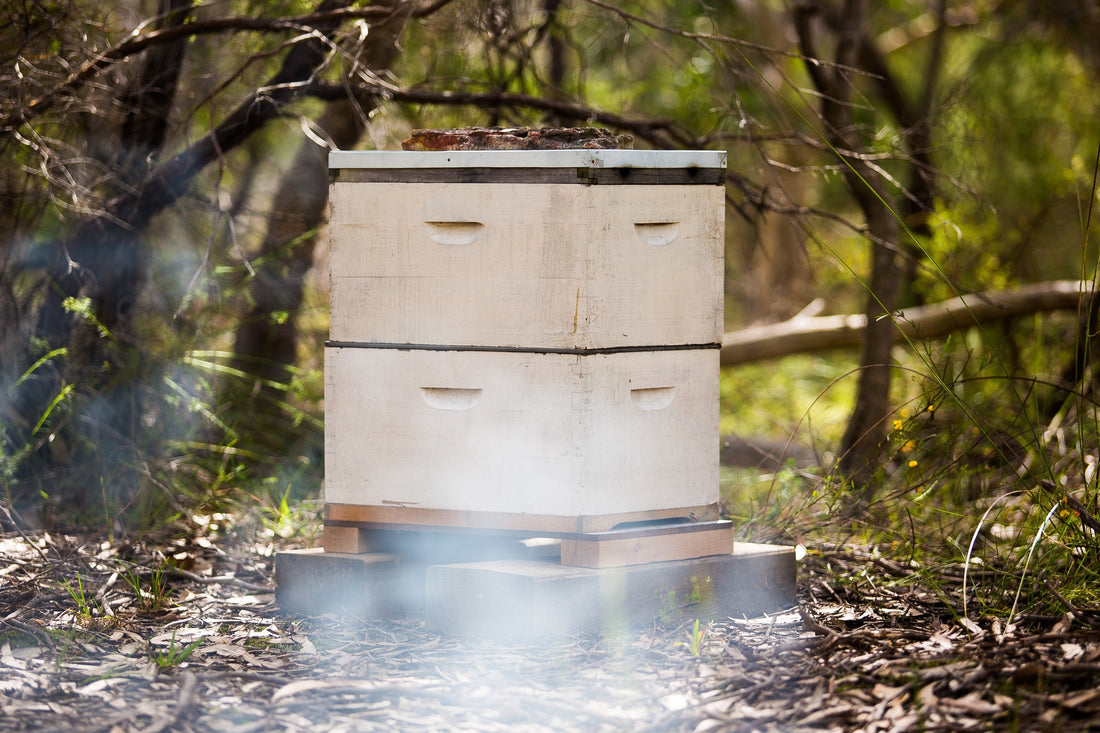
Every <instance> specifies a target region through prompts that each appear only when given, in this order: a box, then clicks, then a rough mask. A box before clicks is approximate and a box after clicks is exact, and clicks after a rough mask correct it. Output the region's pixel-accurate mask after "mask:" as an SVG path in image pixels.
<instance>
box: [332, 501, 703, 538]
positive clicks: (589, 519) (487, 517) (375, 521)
mask: <svg viewBox="0 0 1100 733" xmlns="http://www.w3.org/2000/svg"><path fill="white" fill-rule="evenodd" d="M683 517H686V518H689V519H695V520H700V521H712V520H715V519H717V518H718V505H717V504H716V503H712V504H703V505H698V506H691V507H673V508H664V509H646V510H642V511H633V512H619V513H615V514H605V515H577V516H553V515H545V514H532V513H530V512H511V513H509V512H495V511H472V510H448V509H432V508H426V507H418V506H400V505H389V506H377V505H374V506H371V505H360V504H341V503H326V504H325V525H326V526H329V525H332V526H342V527H363V528H366V529H384V528H388V529H392V530H401V531H428V532H430V531H433V530H437V529H440V528H450V529H469V530H474V531H476V532H477V533H478V534H493V533H497V532H499V533H503V534H510V535H517V536H523V537H536V536H541V537H574V536H578V535H586V534H592V533H595V532H606V531H609V530H610V529H611V528H612V527H615V526H616V525H619V524H623V523H628V522H646V521H654V520H665V519H677V518H683Z"/></svg>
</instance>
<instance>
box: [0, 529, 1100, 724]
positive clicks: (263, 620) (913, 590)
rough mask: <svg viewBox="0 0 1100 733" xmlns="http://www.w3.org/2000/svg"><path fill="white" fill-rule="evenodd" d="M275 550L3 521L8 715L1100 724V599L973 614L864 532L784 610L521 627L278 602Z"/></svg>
mask: <svg viewBox="0 0 1100 733" xmlns="http://www.w3.org/2000/svg"><path fill="white" fill-rule="evenodd" d="M274 549H275V548H274V545H273V544H271V543H266V544H265V543H244V542H239V541H238V542H228V541H226V542H220V541H214V540H209V539H198V540H175V541H171V542H165V543H163V544H162V545H161V546H157V545H156V544H155V543H151V544H142V545H134V544H130V543H126V542H117V541H116V542H108V541H105V540H102V539H91V538H87V537H78V536H66V535H59V534H52V535H51V534H46V533H36V534H32V535H29V536H23V535H3V536H0V731H16V730H19V731H53V730H57V731H89V732H90V731H108V732H110V733H115V732H123V731H126V732H129V731H142V732H144V733H155V732H157V731H177V730H178V731H227V732H229V731H232V732H233V733H245V732H246V731H299V730H301V731H322V730H323V731H373V730H380V731H381V730H386V731H392V730H402V731H405V730H408V731H417V730H424V731H785V732H786V731H821V730H828V731H910V730H912V731H917V730H920V731H935V730H950V731H959V730H964V731H965V730H983V731H984V730H1024V731H1041V730H1054V731H1059V732H1066V731H1077V730H1100V684H1098V683H1100V631H1097V628H1098V627H1100V618H1097V617H1096V616H1094V615H1092V614H1089V613H1083V612H1078V614H1072V613H1067V614H1066V615H1065V616H1063V617H1061V618H1056V617H1051V618H1027V619H1023V620H1021V621H1020V622H1019V623H1017V624H1016V625H1015V626H1014V627H1009V628H1004V627H1003V626H1002V623H1003V621H999V620H997V619H980V620H978V621H976V622H972V621H967V620H965V619H964V620H960V619H958V618H957V617H956V615H955V614H954V613H953V612H952V610H951V609H950V608H949V607H948V606H947V605H945V604H944V603H943V602H941V600H940V596H938V595H936V594H934V593H932V592H930V591H929V590H927V589H924V588H922V587H921V586H919V585H914V584H912V583H911V582H910V580H909V578H910V576H911V572H910V569H909V568H907V567H904V566H902V565H899V564H897V563H895V562H891V561H889V560H886V559H883V558H881V557H879V556H877V555H876V554H875V553H874V552H872V551H870V550H868V549H867V548H851V547H849V548H818V549H817V550H813V551H811V552H810V554H809V555H808V556H807V557H806V558H805V559H804V560H803V561H802V564H801V567H800V569H799V573H800V576H799V582H800V604H799V607H798V608H792V609H789V610H787V611H785V612H782V613H778V614H776V615H773V616H770V617H766V618H761V619H723V620H720V621H716V622H712V623H705V624H702V625H700V626H699V627H698V631H697V632H696V630H695V629H696V627H695V624H694V622H693V621H692V620H691V618H690V610H689V615H688V617H686V618H685V619H684V620H682V621H678V622H676V623H671V624H662V623H661V622H660V620H659V619H655V620H654V623H653V624H652V625H651V626H648V627H646V628H639V629H635V630H633V631H631V632H629V633H627V634H625V635H623V636H620V637H616V638H598V637H577V638H560V639H556V640H554V641H552V642H539V643H536V642H534V641H533V642H532V643H530V644H522V645H516V644H511V645H502V644H496V643H490V642H486V641H478V640H471V639H458V638H451V637H446V636H440V635H437V634H433V633H429V632H427V631H426V630H425V628H424V625H423V623H422V621H421V619H419V618H417V617H415V616H408V617H404V618H399V619H390V620H371V619H356V618H347V617H345V618H329V617H323V618H303V617H287V616H283V615H280V613H279V610H278V608H277V607H276V604H275V595H274V592H273V590H272V587H271V582H272V572H273V552H274ZM165 558H171V560H172V562H171V563H170V564H168V563H165ZM957 582H958V578H957V577H955V576H953V575H951V574H950V573H947V574H946V575H945V577H944V578H941V579H940V590H941V592H942V593H943V594H944V597H948V598H951V597H956V596H954V595H953V594H957V592H958V586H957ZM953 584H955V585H953Z"/></svg>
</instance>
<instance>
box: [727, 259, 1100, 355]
mask: <svg viewBox="0 0 1100 733" xmlns="http://www.w3.org/2000/svg"><path fill="white" fill-rule="evenodd" d="M1093 288H1094V286H1093V284H1092V283H1091V282H1089V281H1082V282H1078V281H1075V280H1069V281H1053V282H1043V283H1035V284H1033V285H1024V286H1021V287H1018V288H1013V289H1010V290H1000V291H992V292H988V293H974V294H970V295H964V296H961V297H958V298H952V299H950V300H947V301H944V302H942V303H936V304H933V305H927V306H919V307H915V308H907V309H905V310H903V311H899V312H898V313H897V314H896V315H895V316H894V319H893V320H894V322H895V325H896V328H895V329H894V333H893V338H894V342H895V343H897V342H901V341H904V340H906V339H935V338H940V337H942V336H945V335H947V334H949V333H951V332H953V331H958V330H962V329H965V328H971V327H973V326H978V325H984V324H988V323H995V322H997V321H1000V320H1004V319H1007V318H1014V317H1016V316H1021V315H1027V314H1029V313H1040V312H1044V311H1055V310H1077V309H1079V308H1085V307H1087V301H1088V299H1089V298H1092V297H1093V293H1094V289H1093ZM866 323H867V320H866V317H865V316H863V315H836V316H818V317H811V318H805V317H802V318H798V317H796V318H793V319H791V320H789V321H784V322H782V323H774V324H769V325H764V326H754V327H752V328H746V329H743V330H740V331H733V332H731V333H727V334H725V336H723V338H722V366H734V365H736V364H744V363H748V362H752V361H759V360H762V359H771V358H775V357H781V356H789V355H791V354H800V353H809V352H814V351H823V350H826V349H839V348H851V347H855V346H858V345H859V344H860V343H861V341H862V339H863V334H864V331H865V329H866Z"/></svg>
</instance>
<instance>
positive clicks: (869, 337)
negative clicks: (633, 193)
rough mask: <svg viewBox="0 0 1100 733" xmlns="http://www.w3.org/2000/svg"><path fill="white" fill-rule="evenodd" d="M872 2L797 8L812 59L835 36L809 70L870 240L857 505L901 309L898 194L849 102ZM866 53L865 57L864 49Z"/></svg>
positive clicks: (881, 431) (881, 418)
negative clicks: (831, 51) (860, 133)
mask: <svg viewBox="0 0 1100 733" xmlns="http://www.w3.org/2000/svg"><path fill="white" fill-rule="evenodd" d="M865 15H866V0H846V2H845V3H844V4H843V7H842V8H840V9H837V8H836V7H835V6H832V5H827V4H825V3H822V2H813V1H807V2H802V3H800V4H798V5H797V6H796V7H795V9H794V24H795V30H796V33H797V35H798V40H799V46H800V48H801V50H802V53H803V55H804V56H805V57H806V58H807V59H812V60H816V59H819V58H821V56H820V55H819V54H818V52H817V43H816V41H817V32H816V31H815V29H816V28H820V27H822V26H824V27H829V28H831V29H832V30H833V32H834V33H835V35H836V52H835V58H834V61H835V62H836V65H835V66H831V67H824V66H821V65H818V64H817V63H815V62H814V61H810V62H808V63H807V65H806V67H807V71H808V72H809V74H810V78H811V79H812V80H813V83H814V86H815V87H816V88H817V90H818V92H820V94H821V118H822V120H823V122H824V125H825V131H824V134H825V136H826V138H827V139H828V140H829V143H830V145H831V146H832V147H833V148H834V150H837V151H853V152H854V153H856V154H844V153H839V152H838V154H840V155H841V158H842V163H843V164H844V180H845V182H846V183H847V186H848V190H849V191H850V192H851V194H852V197H853V199H855V201H856V203H857V204H858V205H859V207H860V210H861V211H862V212H863V216H864V219H865V221H866V223H867V237H868V239H870V240H871V247H872V265H871V274H870V279H869V281H868V282H867V306H866V309H865V314H866V317H867V321H866V323H867V326H866V328H865V329H864V331H863V343H862V351H861V354H860V373H859V381H858V386H857V392H856V404H855V407H854V408H853V410H852V415H851V417H850V418H849V420H848V426H847V429H846V430H845V433H844V438H843V440H842V442H841V446H840V451H839V454H840V460H839V462H838V466H837V467H838V469H839V471H840V472H841V473H843V474H844V475H845V476H846V477H847V478H848V479H850V480H851V481H852V483H853V484H854V485H855V486H856V487H858V488H859V492H858V496H859V498H858V499H857V501H859V502H860V503H863V502H865V501H866V500H869V499H870V496H871V493H872V490H873V489H872V485H871V477H872V474H873V469H874V467H875V464H876V462H877V459H878V457H879V454H880V446H881V443H882V439H883V437H884V436H885V421H886V418H887V415H888V414H889V399H890V382H891V377H892V372H893V365H892V363H891V362H892V360H891V358H890V351H891V349H892V348H893V343H894V329H895V326H894V324H893V321H892V320H890V319H889V318H882V317H881V316H883V315H887V314H889V313H891V312H893V310H894V309H895V308H896V307H897V302H898V294H899V291H900V288H901V283H902V272H901V269H900V267H899V265H898V255H897V252H898V242H899V237H898V234H899V227H898V218H897V214H895V211H896V210H897V209H896V206H895V205H894V197H893V196H892V195H891V193H890V191H889V190H888V189H887V188H886V186H885V185H883V182H882V179H881V177H880V176H879V175H878V173H877V171H875V170H874V169H873V168H872V167H871V166H870V165H868V164H867V162H866V161H865V160H864V159H863V158H862V157H861V156H860V155H859V154H858V153H859V152H860V151H861V150H863V149H864V146H863V145H862V144H861V143H860V141H859V139H858V137H857V135H856V132H855V126H854V124H853V117H852V105H851V104H850V101H849V100H850V99H851V96H852V89H853V87H854V85H855V83H856V78H855V77H854V76H853V75H852V74H851V72H850V71H848V70H849V69H855V68H858V66H857V65H858V63H859V61H860V56H861V51H863V50H864V47H865V46H866V43H865V41H864V39H865V38H866V31H865V30H864V22H865ZM862 55H865V51H864V53H863V54H862Z"/></svg>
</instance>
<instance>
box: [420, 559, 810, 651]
mask: <svg viewBox="0 0 1100 733" xmlns="http://www.w3.org/2000/svg"><path fill="white" fill-rule="evenodd" d="M795 594H796V562H795V554H794V548H792V547H784V546H771V545H755V544H745V543H737V544H736V545H735V548H734V552H733V553H732V554H729V555H719V556H711V557H704V558H698V559H694V560H678V561H672V562H661V563H652V564H649V565H636V566H631V567H622V568H604V569H598V570H597V569H588V568H578V567H568V566H562V565H557V564H553V563H547V562H536V561H516V560H495V561H488V562H477V563H461V564H449V565H435V566H431V567H429V568H428V569H427V589H426V600H425V614H426V617H427V620H428V624H429V626H430V627H432V628H434V629H436V630H438V631H441V632H443V633H447V634H454V635H458V636H475V637H486V638H492V639H498V640H501V641H516V640H524V639H530V638H537V637H542V636H549V635H561V634H576V633H592V632H600V633H618V632H620V631H621V630H623V629H624V628H628V627H631V626H637V625H648V624H651V623H653V622H654V620H655V619H656V620H664V621H668V622H676V621H679V620H689V619H696V618H697V619H701V620H706V619H711V618H719V617H728V616H732V617H741V616H758V615H761V614H763V613H766V612H771V611H778V610H781V609H783V608H789V607H791V606H793V605H794V604H795V602H796V598H795Z"/></svg>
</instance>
